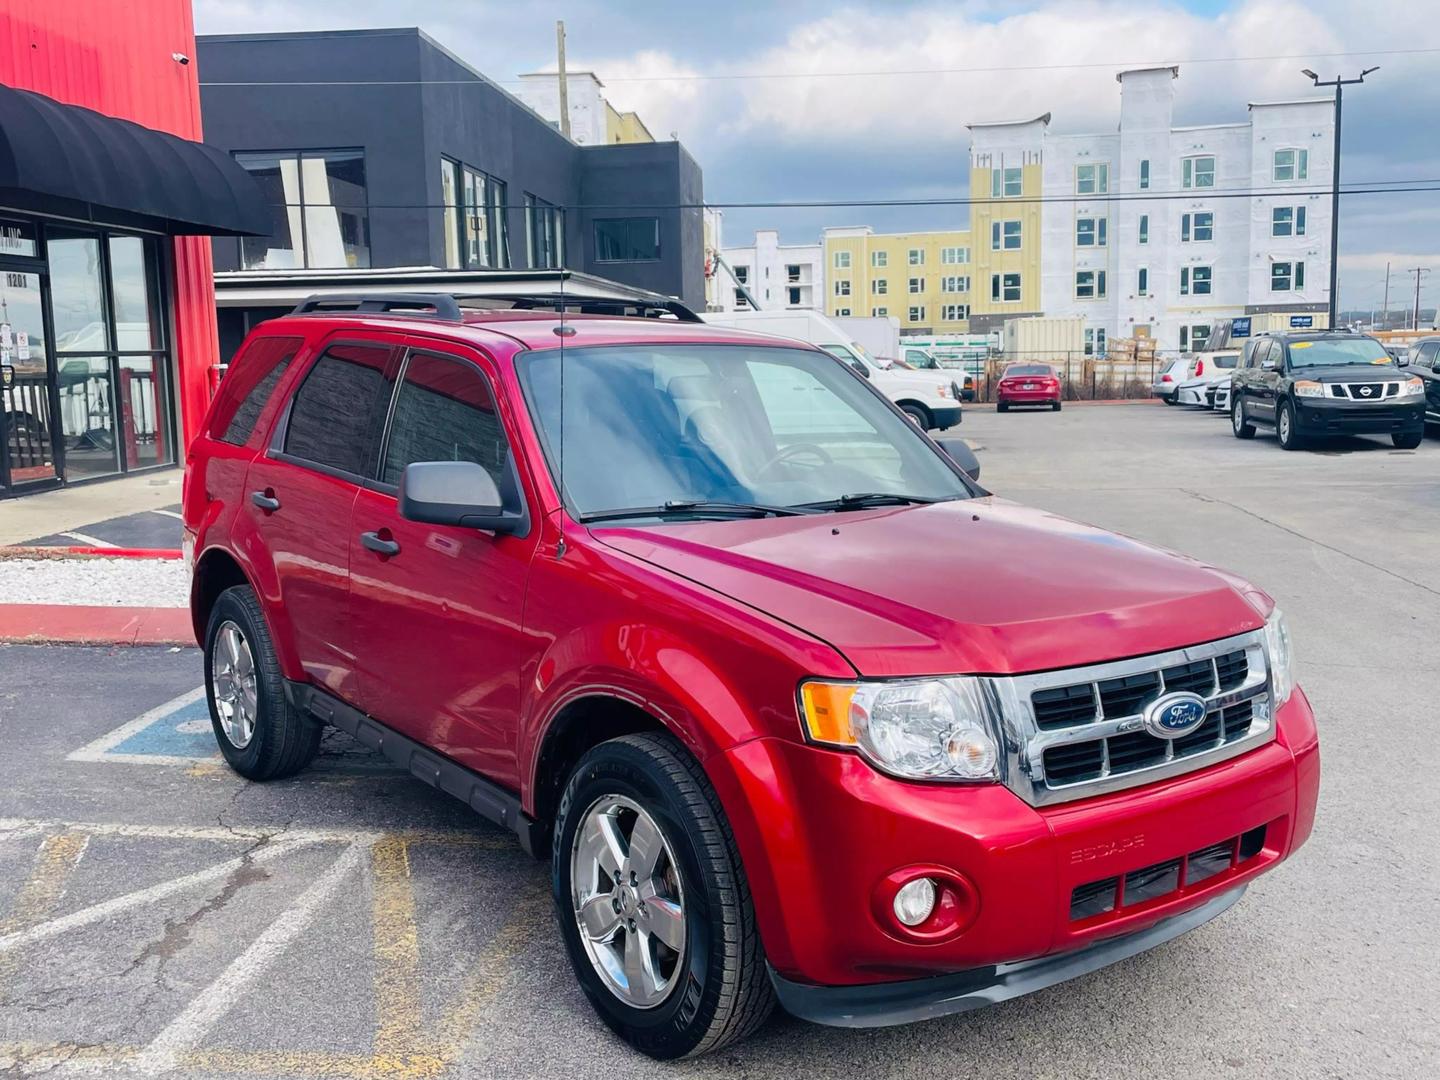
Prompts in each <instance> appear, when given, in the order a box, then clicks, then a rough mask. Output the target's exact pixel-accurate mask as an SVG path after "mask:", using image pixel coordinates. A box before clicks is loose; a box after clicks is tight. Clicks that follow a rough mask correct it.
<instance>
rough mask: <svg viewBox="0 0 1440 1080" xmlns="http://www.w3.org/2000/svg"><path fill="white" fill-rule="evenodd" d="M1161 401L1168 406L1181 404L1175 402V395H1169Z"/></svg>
mask: <svg viewBox="0 0 1440 1080" xmlns="http://www.w3.org/2000/svg"><path fill="white" fill-rule="evenodd" d="M1160 400H1161V401H1163V402H1164V403H1165V404H1166V405H1179V404H1180V402H1178V401H1176V400H1175V395H1174V394H1170V395H1168V396H1167V397H1162V398H1161V399H1160Z"/></svg>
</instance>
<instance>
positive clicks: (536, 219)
mask: <svg viewBox="0 0 1440 1080" xmlns="http://www.w3.org/2000/svg"><path fill="white" fill-rule="evenodd" d="M560 215H561V211H560V208H559V207H558V206H554V205H552V204H550V203H548V202H546V201H545V200H544V199H542V198H539V197H538V196H536V195H531V194H529V193H527V194H526V195H525V254H526V257H527V258H528V259H529V261H530V266H531V268H532V269H535V270H554V269H559V268H560V267H561V266H563V265H564V259H565V228H564V223H563V222H562V220H561V216H560ZM597 224H598V222H597Z"/></svg>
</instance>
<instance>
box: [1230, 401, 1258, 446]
mask: <svg viewBox="0 0 1440 1080" xmlns="http://www.w3.org/2000/svg"><path fill="white" fill-rule="evenodd" d="M1230 430H1232V431H1233V432H1235V438H1237V439H1253V438H1254V437H1255V425H1254V424H1252V423H1249V422H1248V421H1247V420H1246V419H1245V399H1244V398H1241V397H1237V398H1233V399H1232V400H1231V402H1230Z"/></svg>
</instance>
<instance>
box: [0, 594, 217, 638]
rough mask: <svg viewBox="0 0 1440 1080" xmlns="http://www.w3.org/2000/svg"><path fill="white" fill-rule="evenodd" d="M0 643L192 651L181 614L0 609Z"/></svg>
mask: <svg viewBox="0 0 1440 1080" xmlns="http://www.w3.org/2000/svg"><path fill="white" fill-rule="evenodd" d="M0 642H7V643H10V644H30V645H33V644H63V645H194V644H195V630H194V627H193V626H192V625H191V622H190V612H189V610H188V609H186V608H145V607H88V606H85V605H80V604H0Z"/></svg>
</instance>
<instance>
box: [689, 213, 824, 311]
mask: <svg viewBox="0 0 1440 1080" xmlns="http://www.w3.org/2000/svg"><path fill="white" fill-rule="evenodd" d="M722 251H723V254H724V257H725V261H726V262H727V263H729V264H730V268H731V269H732V270H733V271H734V272H735V275H736V277H738V278H739V279H740V282H741V283H742V284H743V285H744V286H745V288H747V289H748V290H749V291H750V295H751V296H753V297H754V298H755V302H756V303H757V304H758V305H759V306H760V309H761V310H763V311H778V310H782V309H784V308H815V309H817V310H824V307H825V249H824V248H823V247H822V246H821V245H820V244H782V243H780V234H779V233H778V232H776V231H775V230H774V229H761V230H759V231H757V232H756V233H755V243H754V244H752V245H750V246H749V247H727V248H724V249H722ZM717 276H718V278H719V280H720V286H719V288H718V289H717V290H716V292H717V293H718V296H719V301H720V310H721V311H750V310H751V306H750V305H749V304H748V303H746V301H745V296H744V294H743V293H742V292H741V291H740V290H739V289H738V288H736V287H735V281H734V280H733V279H731V278H730V275H729V274H727V273H726V272H725V270H724V269H719V270H717Z"/></svg>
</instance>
